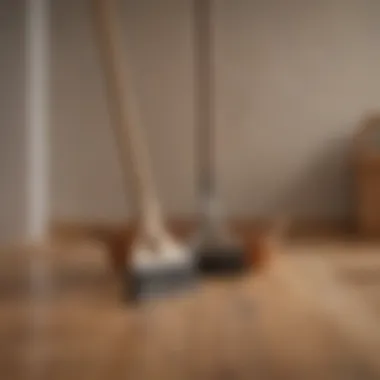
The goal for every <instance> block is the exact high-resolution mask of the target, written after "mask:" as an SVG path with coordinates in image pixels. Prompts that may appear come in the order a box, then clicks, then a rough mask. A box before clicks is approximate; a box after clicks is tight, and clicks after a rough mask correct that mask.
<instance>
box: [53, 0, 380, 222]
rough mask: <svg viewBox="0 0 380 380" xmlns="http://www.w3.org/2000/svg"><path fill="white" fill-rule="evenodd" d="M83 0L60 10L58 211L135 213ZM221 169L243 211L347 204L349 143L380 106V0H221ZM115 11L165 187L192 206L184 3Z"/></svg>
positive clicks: (183, 210)
mask: <svg viewBox="0 0 380 380" xmlns="http://www.w3.org/2000/svg"><path fill="white" fill-rule="evenodd" d="M88 3H89V2H87V1H84V0H56V1H54V4H53V5H54V10H53V11H54V12H53V13H54V14H53V35H52V39H53V96H54V98H53V109H52V110H53V136H52V148H53V172H52V188H53V194H52V195H53V202H52V207H53V216H54V218H55V219H79V220H83V219H89V218H102V219H109V220H116V219H121V218H123V217H124V216H125V215H126V213H127V208H128V207H127V206H128V205H127V202H126V201H125V199H124V195H123V187H122V177H121V173H120V168H119V165H118V162H117V160H116V154H115V152H114V144H113V140H112V138H113V136H112V134H111V133H110V129H109V125H108V115H107V109H106V103H105V99H104V89H103V87H102V81H101V76H100V69H99V66H98V61H97V60H98V57H97V51H96V49H95V46H94V41H93V33H92V29H91V24H90V19H89V11H90V9H89V8H88ZM216 3H217V7H216V23H217V26H216V28H217V30H216V35H217V36H216V38H217V41H216V43H217V46H216V54H217V67H216V75H217V91H218V93H217V109H216V116H217V121H218V131H217V140H216V146H217V155H218V157H217V158H218V170H217V177H218V182H219V184H220V189H221V193H222V196H223V200H224V202H225V204H226V206H227V207H228V209H229V211H230V212H231V213H232V214H235V215H241V216H255V215H258V214H260V215H263V214H264V215H265V214H267V215H268V214H272V213H274V212H278V211H281V210H292V212H293V214H294V215H298V216H313V217H342V216H345V215H347V214H348V213H349V212H350V207H351V206H350V191H349V185H350V175H349V167H348V157H347V155H348V150H349V142H350V138H351V136H352V133H353V130H354V128H355V127H356V126H357V123H358V122H359V121H360V119H361V117H362V116H363V115H364V114H365V113H366V112H368V111H371V110H373V109H378V108H379V104H380V49H379V41H380V23H379V22H378V20H379V19H380V2H377V1H372V0H319V1H301V0H288V1H282V0H260V1H259V0H256V1H253V0H234V1H231V0H217V1H216ZM124 5H125V6H124V8H123V12H122V14H121V16H122V17H123V20H124V26H125V31H126V35H125V38H126V49H128V52H129V55H130V57H131V60H132V63H133V65H134V66H133V67H134V70H135V71H134V72H135V75H136V84H137V90H138V93H139V95H140V97H141V106H142V109H143V112H144V114H143V115H144V121H145V124H146V128H147V130H148V137H149V144H150V146H151V149H152V155H153V157H154V168H155V170H156V172H157V176H158V182H159V188H160V192H161V195H162V198H163V200H164V203H165V206H166V208H167V210H168V212H169V213H171V214H176V215H178V214H181V215H186V214H191V213H193V212H194V210H195V207H196V205H197V203H196V192H195V168H194V161H195V159H194V154H195V146H194V117H193V105H194V104H193V100H194V99H193V96H194V94H193V69H192V45H191V44H192V41H191V39H192V30H191V27H192V24H191V1H190V0H139V1H134V0H128V1H124Z"/></svg>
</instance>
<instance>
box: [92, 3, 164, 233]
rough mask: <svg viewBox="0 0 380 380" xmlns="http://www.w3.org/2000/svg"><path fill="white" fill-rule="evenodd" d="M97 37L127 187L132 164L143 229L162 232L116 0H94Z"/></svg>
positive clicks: (161, 222) (148, 231)
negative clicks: (118, 19) (125, 54)
mask: <svg viewBox="0 0 380 380" xmlns="http://www.w3.org/2000/svg"><path fill="white" fill-rule="evenodd" d="M92 2H93V16H94V26H95V30H96V37H97V38H96V40H97V44H98V48H99V53H100V58H101V64H102V67H103V72H104V77H105V84H106V89H107V99H108V104H109V112H110V115H111V118H112V120H111V126H112V128H113V131H114V135H115V139H116V142H117V144H118V152H119V156H120V160H121V165H122V169H123V174H124V179H125V182H126V187H127V189H129V187H130V182H129V181H128V172H129V170H130V167H131V168H132V172H133V174H134V177H135V183H136V184H135V186H136V189H135V190H136V201H137V204H138V207H139V211H140V212H139V216H140V218H141V223H142V229H143V232H145V233H148V234H152V233H153V234H157V233H160V232H161V230H162V229H163V219H162V212H161V207H160V204H159V202H158V197H157V194H156V189H155V183H154V179H153V174H152V171H151V167H150V162H149V159H150V157H149V151H148V146H147V144H146V142H145V138H144V136H143V127H142V125H141V119H140V114H139V110H138V106H137V102H136V97H135V94H134V91H133V88H132V83H131V80H130V78H129V77H128V75H129V74H130V73H129V68H128V62H127V59H126V57H125V56H124V54H123V49H124V48H123V43H122V30H121V25H120V23H118V21H117V13H118V12H117V10H116V4H115V0H92Z"/></svg>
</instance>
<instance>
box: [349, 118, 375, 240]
mask: <svg viewBox="0 0 380 380" xmlns="http://www.w3.org/2000/svg"><path fill="white" fill-rule="evenodd" d="M354 169H355V182H356V202H357V203H356V206H357V224H358V225H357V227H358V230H359V232H360V233H362V234H363V235H366V236H380V115H375V116H372V117H370V118H368V119H367V120H365V122H364V123H363V125H362V127H361V128H360V130H359V131H358V133H357V135H356V136H355V140H354Z"/></svg>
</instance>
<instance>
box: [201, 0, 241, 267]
mask: <svg viewBox="0 0 380 380" xmlns="http://www.w3.org/2000/svg"><path fill="white" fill-rule="evenodd" d="M212 15H213V12H212V2H211V0H194V20H195V25H194V44H195V58H196V60H195V73H196V78H197V80H196V90H197V99H196V100H197V101H196V106H197V111H198V112H197V113H198V115H197V116H198V145H199V155H198V157H199V164H200V170H199V173H200V175H199V192H200V198H201V209H202V214H201V226H200V232H199V236H198V241H197V249H196V251H197V259H198V263H199V268H200V270H201V271H202V272H205V273H223V272H227V273H230V272H235V271H240V270H241V269H243V268H244V267H245V261H246V257H245V252H244V249H243V248H242V245H241V243H240V242H239V241H238V240H237V239H236V238H235V237H234V236H233V235H232V233H231V232H230V231H229V230H228V228H227V226H226V223H225V221H224V218H223V217H222V213H221V205H220V202H219V199H218V195H217V192H216V181H215V162H214V156H215V152H214V140H215V135H214V134H215V120H214V115H213V110H214V108H215V107H214V95H215V94H214V76H213V74H214V72H213V71H214V70H213V54H212V48H213V41H212V21H213V20H212Z"/></svg>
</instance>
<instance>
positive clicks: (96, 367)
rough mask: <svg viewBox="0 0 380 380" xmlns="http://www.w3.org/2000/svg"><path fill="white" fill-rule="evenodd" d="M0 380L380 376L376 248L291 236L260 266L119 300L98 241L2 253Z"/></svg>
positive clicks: (378, 253) (378, 254)
mask: <svg viewBox="0 0 380 380" xmlns="http://www.w3.org/2000/svg"><path fill="white" fill-rule="evenodd" d="M0 264H1V266H0V379H6V380H8V379H10V380H13V379H37V380H40V379H41V380H42V379H54V380H61V379H62V380H63V379H81V380H87V379H91V380H95V379H107V380H110V379H132V380H140V379H141V380H145V379H163V380H187V379H189V380H190V379H197V380H198V379H207V380H209V379H210V380H211V379H222V380H224V379H226V380H228V379H263V380H265V379H268V380H269V379H292V380H293V379H294V380H296V379H305V380H313V379H323V380H324V379H326V380H329V379H342V380H350V379H362V380H366V379H368V380H369V379H380V247H379V246H375V245H365V244H358V243H344V242H340V243H339V242H322V243H304V244H294V245H289V246H287V247H284V252H283V253H282V254H281V255H279V256H278V258H277V259H276V260H275V261H274V262H273V265H272V266H271V267H270V268H268V269H267V270H265V271H263V272H262V273H260V274H248V275H246V276H243V277H240V278H235V279H234V278H230V279H223V280H204V281H203V282H202V283H201V284H200V285H199V288H198V289H197V290H196V291H194V292H189V293H187V294H184V295H182V296H181V297H172V298H168V299H161V300H154V301H149V302H146V303H144V304H142V305H140V306H132V305H127V304H125V303H123V302H122V300H121V297H120V294H121V288H120V284H118V283H117V282H116V281H115V279H114V277H113V275H112V274H111V273H109V272H108V271H107V267H106V260H105V257H104V252H103V251H102V249H101V248H100V247H96V246H93V245H83V246H80V247H79V246H75V247H60V248H59V249H57V248H56V249H54V250H46V252H42V251H26V252H19V253H17V254H16V253H14V252H13V253H12V254H9V255H7V254H6V253H5V254H3V255H2V256H1V258H0Z"/></svg>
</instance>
